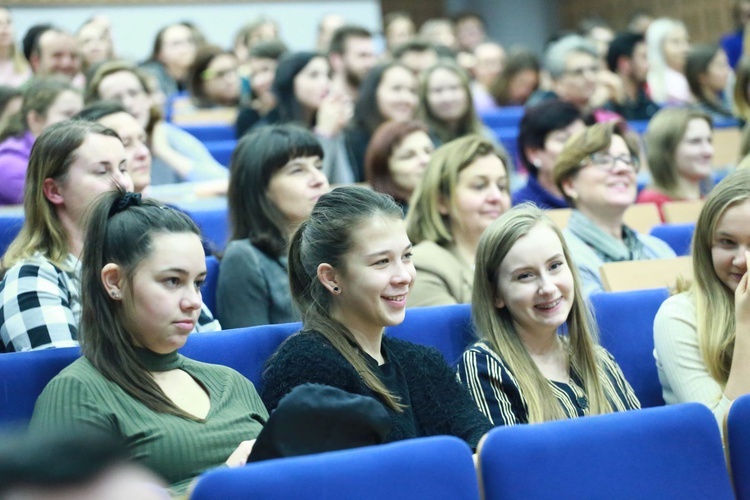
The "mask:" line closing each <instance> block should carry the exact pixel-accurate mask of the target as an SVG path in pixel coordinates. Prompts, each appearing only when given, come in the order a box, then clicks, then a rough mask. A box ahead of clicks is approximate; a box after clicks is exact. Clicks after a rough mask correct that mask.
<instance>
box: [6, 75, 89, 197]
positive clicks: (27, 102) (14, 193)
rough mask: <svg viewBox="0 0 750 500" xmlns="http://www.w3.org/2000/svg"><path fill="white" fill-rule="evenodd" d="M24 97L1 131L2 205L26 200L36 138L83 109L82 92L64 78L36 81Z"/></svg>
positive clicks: (25, 89)
mask: <svg viewBox="0 0 750 500" xmlns="http://www.w3.org/2000/svg"><path fill="white" fill-rule="evenodd" d="M22 99H23V100H22V103H21V109H20V110H19V111H17V112H16V113H14V114H13V115H11V116H9V117H8V119H7V121H6V122H5V126H4V127H3V129H2V130H0V165H2V168H0V205H16V204H20V203H23V194H24V184H25V183H26V170H27V168H28V165H29V156H30V155H31V148H32V146H33V145H34V141H35V140H36V138H37V137H39V135H40V134H41V133H42V131H43V130H44V129H46V128H47V127H49V126H50V125H53V124H55V123H58V122H61V121H63V120H67V119H68V118H71V117H72V116H73V115H75V114H76V113H78V112H79V111H80V110H81V108H83V98H82V97H81V94H80V92H78V91H77V90H76V89H74V88H73V86H72V85H71V84H70V83H69V82H68V81H67V80H66V79H65V78H62V77H47V78H36V79H34V80H32V81H31V82H30V83H28V84H27V85H26V86H25V88H24V90H23V96H22Z"/></svg>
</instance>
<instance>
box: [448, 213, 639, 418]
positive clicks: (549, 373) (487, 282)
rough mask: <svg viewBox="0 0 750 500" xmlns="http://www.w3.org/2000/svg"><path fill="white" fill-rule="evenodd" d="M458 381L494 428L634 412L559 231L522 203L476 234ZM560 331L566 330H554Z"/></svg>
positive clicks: (632, 396) (635, 404) (634, 401)
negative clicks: (470, 332) (470, 321)
mask: <svg viewBox="0 0 750 500" xmlns="http://www.w3.org/2000/svg"><path fill="white" fill-rule="evenodd" d="M472 315H473V318H474V324H475V325H476V326H477V332H478V335H479V338H480V340H479V341H478V342H475V343H474V344H473V345H471V346H469V348H468V349H467V350H466V351H465V352H464V354H463V356H462V357H461V360H460V361H459V364H458V377H459V380H460V381H461V383H463V384H464V386H466V388H467V389H468V390H469V391H470V393H471V395H472V397H473V398H474V400H475V401H476V403H477V406H478V407H479V408H480V409H481V410H482V412H483V413H484V414H485V415H487V417H489V418H490V419H491V420H492V422H493V424H495V425H513V424H519V423H533V422H544V421H547V420H557V419H563V418H575V417H582V416H586V415H597V414H601V413H609V412H612V411H624V410H630V409H634V408H640V404H639V402H638V399H637V398H636V396H635V394H634V393H633V389H632V388H631V387H630V385H629V384H628V382H627V380H625V377H624V375H623V374H622V371H621V370H620V367H619V366H617V363H616V362H615V360H614V358H613V357H612V355H610V354H609V353H608V352H607V351H606V350H605V349H604V348H602V347H601V346H599V345H598V344H597V340H596V339H597V337H598V335H597V332H596V328H595V324H594V322H593V320H592V318H591V317H590V313H589V312H588V309H587V306H586V301H585V299H584V297H583V294H582V288H581V284H580V280H579V278H578V272H577V270H576V268H575V264H573V262H572V261H571V260H570V254H569V252H568V248H567V246H566V244H565V240H564V239H563V236H562V233H561V232H560V229H558V228H557V226H555V224H554V223H553V222H552V221H551V220H550V219H549V217H547V216H546V215H545V214H544V212H542V211H541V210H540V209H538V208H536V207H534V206H533V205H531V204H526V205H521V206H519V207H516V208H513V209H511V210H510V211H509V212H507V213H506V214H505V215H503V216H502V217H500V218H499V219H498V220H497V221H495V222H494V223H493V224H492V225H491V226H490V227H489V228H488V229H487V230H486V231H485V233H484V234H483V235H482V239H481V240H480V243H479V248H478V250H477V259H476V271H475V277H474V293H473V295H472ZM563 325H565V327H566V331H567V334H565V335H563V334H561V333H560V328H561V327H563Z"/></svg>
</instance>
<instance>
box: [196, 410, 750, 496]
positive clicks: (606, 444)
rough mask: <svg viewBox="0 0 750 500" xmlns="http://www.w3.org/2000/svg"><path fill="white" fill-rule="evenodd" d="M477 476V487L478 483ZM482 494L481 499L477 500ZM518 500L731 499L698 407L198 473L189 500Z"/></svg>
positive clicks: (746, 449) (738, 467)
mask: <svg viewBox="0 0 750 500" xmlns="http://www.w3.org/2000/svg"><path fill="white" fill-rule="evenodd" d="M749 418H750V397H746V398H741V399H740V400H738V401H737V403H736V404H735V407H733V408H732V410H731V412H730V417H729V419H730V420H729V433H728V434H729V450H730V454H731V473H732V477H733V481H734V487H735V491H736V493H737V498H739V499H742V500H744V499H747V498H750V495H749V493H748V492H749V491H750V431H748V428H749V426H747V425H746V423H747V421H748V419H749ZM477 474H478V476H479V477H478V478H477ZM480 491H481V495H480ZM191 498H193V499H195V500H219V499H224V498H234V499H253V498H264V499H268V500H276V499H278V500H281V499H287V498H298V499H306V498H311V499H312V498H327V499H335V500H338V499H349V498H363V499H376V498H377V499H381V498H388V499H391V500H401V499H404V500H406V499H414V498H430V499H433V500H443V499H444V500H479V498H484V499H485V500H495V499H497V500H500V499H503V500H516V499H518V500H521V499H523V500H526V499H529V498H534V499H550V500H552V499H560V498H566V499H567V498H583V499H588V498H591V499H593V498H608V499H632V498H680V499H704V498H714V499H732V498H735V495H734V494H733V491H732V484H731V481H730V477H729V474H728V473H727V468H726V466H725V462H724V454H723V452H722V441H721V437H720V434H719V430H718V428H717V425H716V421H715V420H714V418H713V415H712V414H711V412H710V411H709V410H708V409H707V408H706V407H705V406H703V405H699V404H697V403H690V404H683V405H675V406H670V407H664V408H654V409H649V410H641V411H631V412H625V413H618V414H610V415H602V416H596V417H586V418H581V419H573V420H563V421H557V422H548V423H544V424H536V425H520V426H511V427H500V428H496V429H493V430H492V431H490V432H489V433H488V434H487V436H486V437H485V439H484V440H483V441H482V443H480V446H479V450H478V467H477V470H476V471H475V468H474V466H473V463H472V455H471V450H470V449H469V447H468V446H467V445H466V444H465V443H463V442H462V441H460V440H458V439H456V438H453V437H447V436H441V437H432V438H423V439H414V440H408V441H402V442H397V443H392V444H387V445H380V446H372V447H367V448H359V449H355V450H348V451H340V452H332V453H322V454H318V455H309V456H303V457H294V458H286V459H279V460H270V461H266V462H260V463H257V464H250V465H248V466H246V467H243V468H239V469H227V468H224V469H219V470H214V471H211V472H208V473H207V474H204V475H203V476H202V477H201V478H200V479H199V481H198V483H197V486H196V488H195V490H194V492H193V495H192V497H191Z"/></svg>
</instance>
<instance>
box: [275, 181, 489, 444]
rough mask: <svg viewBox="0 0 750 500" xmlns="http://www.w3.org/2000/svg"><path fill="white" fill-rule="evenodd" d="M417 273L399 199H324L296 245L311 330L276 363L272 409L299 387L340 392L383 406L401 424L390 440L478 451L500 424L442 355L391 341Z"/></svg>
mask: <svg viewBox="0 0 750 500" xmlns="http://www.w3.org/2000/svg"><path fill="white" fill-rule="evenodd" d="M415 275H416V272H415V269H414V265H413V264H412V262H411V242H410V241H409V238H408V237H407V235H406V230H405V227H404V222H403V220H402V213H401V209H400V208H399V206H398V205H397V204H396V203H395V202H394V201H393V199H391V198H390V197H387V196H385V195H382V194H379V193H376V192H374V191H371V190H369V189H365V188H360V187H342V188H338V189H335V190H333V191H332V192H330V193H328V194H326V195H323V196H322V197H321V198H320V200H319V201H318V204H317V205H316V206H315V208H314V209H313V212H312V214H311V215H310V218H308V219H307V220H306V221H305V222H303V223H302V224H301V225H300V226H299V228H297V231H296V232H295V233H294V236H293V237H292V240H291V243H290V248H289V281H290V283H291V288H292V295H293V297H294V300H295V302H296V303H297V306H298V307H299V309H300V311H301V313H302V322H303V328H302V331H300V332H299V333H298V334H296V335H294V336H292V337H290V338H289V339H288V340H287V341H286V342H285V343H284V344H282V346H281V347H280V348H279V350H278V351H277V352H276V353H275V354H274V356H273V357H272V358H271V359H270V360H269V362H268V365H267V368H266V370H265V372H264V374H263V379H264V384H263V400H264V401H265V403H266V405H267V407H268V408H269V409H274V408H276V406H277V405H278V403H279V400H280V399H281V398H282V397H283V396H284V395H285V394H287V393H288V392H289V391H291V390H292V389H293V388H294V387H296V386H299V385H302V384H305V383H317V384H323V385H330V386H333V387H337V388H340V389H342V390H344V391H347V392H350V393H353V394H361V395H365V396H369V397H372V398H374V399H375V400H377V401H379V402H380V403H382V404H383V405H384V406H385V408H386V410H387V412H388V414H389V416H390V420H391V424H392V427H391V430H390V432H389V434H388V435H387V436H386V441H396V440H400V439H409V438H414V437H421V436H433V435H438V434H448V435H453V436H457V437H460V438H461V439H463V440H465V441H466V442H467V443H468V444H469V445H470V446H472V447H473V448H476V446H477V444H478V442H479V439H480V438H481V436H482V435H483V434H484V433H485V432H486V431H487V430H488V429H489V427H490V424H489V422H488V421H487V420H486V419H485V418H484V417H483V416H482V415H481V414H480V413H479V411H478V410H477V408H476V405H474V403H473V402H472V401H471V399H470V398H469V397H468V394H467V393H466V391H465V390H464V389H463V388H462V387H461V386H460V385H459V384H458V382H457V381H456V379H455V377H454V376H453V374H452V372H451V370H450V368H449V367H448V365H447V364H446V363H445V360H444V359H443V358H442V356H441V355H440V354H439V353H438V352H436V351H435V350H433V349H429V348H426V347H423V346H419V345H416V344H412V343H409V342H404V341H401V340H397V339H394V338H391V337H386V336H384V335H383V329H384V328H385V327H386V326H393V325H398V324H399V323H401V322H402V321H403V320H404V316H405V309H406V298H407V296H408V294H409V291H410V289H411V286H412V284H413V282H414V279H415Z"/></svg>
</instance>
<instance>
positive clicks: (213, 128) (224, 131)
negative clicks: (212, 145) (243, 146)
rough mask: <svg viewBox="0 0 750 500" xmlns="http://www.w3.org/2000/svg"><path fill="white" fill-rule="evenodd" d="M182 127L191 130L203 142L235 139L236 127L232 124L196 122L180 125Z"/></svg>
mask: <svg viewBox="0 0 750 500" xmlns="http://www.w3.org/2000/svg"><path fill="white" fill-rule="evenodd" d="M180 128H181V129H183V130H185V131H186V132H189V133H190V135H192V136H194V137H196V138H197V139H198V140H199V141H201V142H202V143H204V144H205V143H207V142H215V141H233V140H234V139H235V131H234V127H233V126H231V125H224V124H216V123H206V124H202V123H195V124H190V125H188V124H184V125H180Z"/></svg>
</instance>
